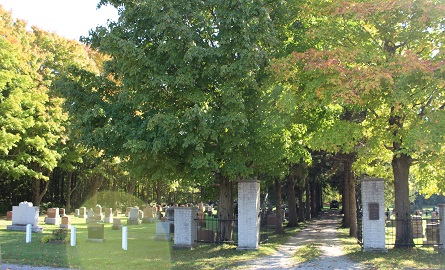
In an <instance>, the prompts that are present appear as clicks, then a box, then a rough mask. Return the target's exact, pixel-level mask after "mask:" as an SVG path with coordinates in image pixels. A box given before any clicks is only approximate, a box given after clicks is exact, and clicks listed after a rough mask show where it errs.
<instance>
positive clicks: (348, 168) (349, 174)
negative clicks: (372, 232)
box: [344, 155, 357, 237]
mask: <svg viewBox="0 0 445 270" xmlns="http://www.w3.org/2000/svg"><path fill="white" fill-rule="evenodd" d="M353 162H354V155H350V156H349V157H348V159H347V160H346V161H345V165H344V168H345V185H348V191H349V193H348V196H347V199H348V217H349V236H352V237H357V204H356V202H355V176H354V172H353V171H352V163H353Z"/></svg>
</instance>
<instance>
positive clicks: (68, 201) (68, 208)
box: [65, 172, 73, 213]
mask: <svg viewBox="0 0 445 270" xmlns="http://www.w3.org/2000/svg"><path fill="white" fill-rule="evenodd" d="M72 179H73V172H68V176H67V180H66V181H67V183H66V205H65V207H66V213H70V212H71V181H72Z"/></svg>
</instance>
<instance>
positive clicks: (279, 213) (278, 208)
mask: <svg viewBox="0 0 445 270" xmlns="http://www.w3.org/2000/svg"><path fill="white" fill-rule="evenodd" d="M275 192H276V196H277V205H276V211H275V213H276V220H277V223H276V224H275V233H277V234H284V229H283V221H282V218H281V217H282V215H283V214H282V211H283V210H282V209H281V200H282V197H281V183H280V181H279V180H278V179H275Z"/></svg>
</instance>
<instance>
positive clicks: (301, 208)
mask: <svg viewBox="0 0 445 270" xmlns="http://www.w3.org/2000/svg"><path fill="white" fill-rule="evenodd" d="M297 194H298V221H299V222H304V201H303V189H302V188H298V189H297Z"/></svg>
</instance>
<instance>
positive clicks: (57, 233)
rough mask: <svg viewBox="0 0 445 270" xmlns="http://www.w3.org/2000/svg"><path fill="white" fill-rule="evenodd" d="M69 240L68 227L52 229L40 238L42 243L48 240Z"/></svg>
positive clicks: (64, 241)
mask: <svg viewBox="0 0 445 270" xmlns="http://www.w3.org/2000/svg"><path fill="white" fill-rule="evenodd" d="M69 241H70V235H69V230H68V229H55V230H53V231H52V233H51V235H45V236H43V237H42V238H41V239H40V242H42V243H48V242H50V243H51V242H61V243H68V242H69Z"/></svg>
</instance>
